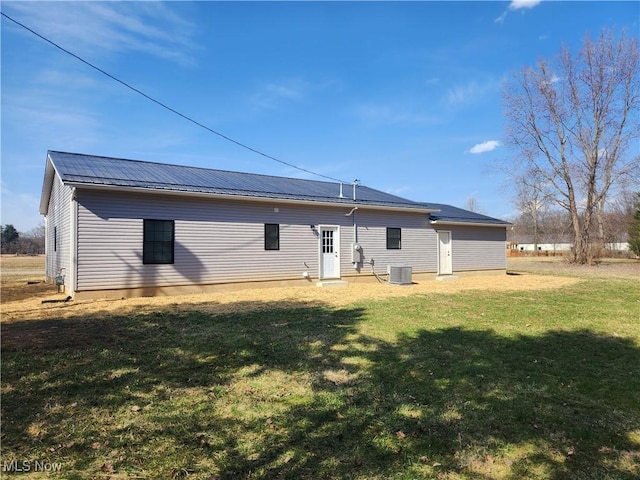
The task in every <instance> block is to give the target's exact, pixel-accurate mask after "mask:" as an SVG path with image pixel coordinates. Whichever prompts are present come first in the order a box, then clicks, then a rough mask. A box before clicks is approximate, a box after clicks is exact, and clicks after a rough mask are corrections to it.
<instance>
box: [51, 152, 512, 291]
mask: <svg viewBox="0 0 640 480" xmlns="http://www.w3.org/2000/svg"><path fill="white" fill-rule="evenodd" d="M40 213H41V214H42V215H44V216H45V225H46V277H47V279H48V280H50V281H53V280H54V279H56V278H57V279H58V281H59V282H60V283H61V284H64V288H65V291H66V292H68V293H69V294H70V295H72V296H74V297H75V298H92V297H111V298H121V297H129V296H140V295H157V294H179V293H185V292H204V291H216V290H223V289H226V288H229V287H230V286H237V285H240V284H241V285H247V286H251V285H258V284H259V285H294V284H300V283H307V284H309V283H310V284H315V283H316V282H326V281H328V280H334V279H341V280H342V281H346V282H350V281H354V280H356V279H359V278H362V279H363V280H366V279H367V278H371V279H373V278H374V277H373V275H374V274H377V275H378V276H383V277H384V276H386V274H387V269H388V267H389V266H395V265H406V266H410V267H411V269H412V273H413V275H422V274H428V275H429V276H432V277H434V276H435V275H449V274H453V273H461V272H473V271H492V272H497V273H504V272H505V271H506V253H505V251H506V249H505V241H506V227H507V226H508V225H510V224H509V223H507V222H504V221H502V220H498V219H495V218H490V217H487V216H484V215H480V214H477V213H473V212H469V211H466V210H462V209H459V208H455V207H452V206H449V205H441V204H432V203H418V202H413V201H410V200H407V199H404V198H400V197H397V196H395V195H390V194H388V193H384V192H381V191H379V190H375V189H372V188H369V187H365V186H357V185H347V184H344V185H343V184H339V183H332V182H324V181H313V180H305V179H294V178H282V177H275V176H267V175H257V174H251V173H238V172H230V171H221V170H212V169H204V168H194V167H187V166H179V165H168V164H161V163H152V162H143V161H135V160H124V159H118V158H107V157H98V156H93V155H82V154H75V153H64V152H56V151H50V152H48V154H47V159H46V168H45V176H44V182H43V187H42V197H41V201H40ZM321 284H322V283H321Z"/></svg>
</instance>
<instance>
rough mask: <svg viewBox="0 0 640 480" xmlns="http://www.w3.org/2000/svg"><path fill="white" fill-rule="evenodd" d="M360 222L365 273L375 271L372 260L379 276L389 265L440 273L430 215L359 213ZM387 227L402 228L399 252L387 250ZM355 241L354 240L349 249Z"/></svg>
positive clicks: (416, 271) (358, 219)
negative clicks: (437, 269)
mask: <svg viewBox="0 0 640 480" xmlns="http://www.w3.org/2000/svg"><path fill="white" fill-rule="evenodd" d="M356 220H357V223H358V243H359V244H360V245H361V246H362V251H363V256H364V266H363V271H365V272H369V271H370V270H371V266H370V263H371V261H373V266H374V268H375V272H376V273H378V274H383V273H386V271H387V266H388V265H398V264H402V265H409V266H411V267H412V270H413V272H414V273H423V272H435V271H436V268H437V265H436V252H437V238H436V234H435V231H434V230H433V229H432V228H431V227H430V225H429V221H428V216H427V215H426V214H419V213H404V212H379V211H372V210H369V211H360V210H358V212H357V217H356ZM387 228H400V229H401V248H400V249H399V250H387ZM352 241H353V239H352V238H350V239H349V247H350V245H351V242H352ZM343 250H344V249H343ZM349 260H350V254H349ZM349 268H351V269H352V266H351V264H350V263H349Z"/></svg>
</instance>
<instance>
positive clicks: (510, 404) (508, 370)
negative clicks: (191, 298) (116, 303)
mask: <svg viewBox="0 0 640 480" xmlns="http://www.w3.org/2000/svg"><path fill="white" fill-rule="evenodd" d="M488 281H490V279H488ZM390 288H394V287H390ZM396 288H402V287H396ZM2 344H3V350H2V462H3V466H4V467H9V466H11V465H12V464H11V462H12V461H16V462H18V465H21V464H22V462H31V463H27V465H30V467H31V471H30V472H27V473H20V474H19V475H20V476H21V477H25V478H26V477H32V478H37V477H38V475H41V476H42V477H43V478H46V477H47V475H50V476H51V477H56V474H50V473H49V474H41V473H36V472H35V471H34V466H35V462H36V461H39V462H59V463H60V464H61V473H59V474H57V475H58V476H57V477H56V478H66V479H73V478H78V479H87V478H168V479H171V478H194V479H196V478H197V479H245V478H247V479H267V478H291V479H301V478H310V479H331V478H335V479H350V478H352V479H390V478H393V479H421V478H438V479H440V478H442V479H482V480H488V479H520V478H527V479H565V478H566V479H570V478H573V479H632V478H633V479H636V478H638V475H640V471H639V469H638V465H639V464H640V295H639V293H638V282H637V280H634V279H628V280H616V279H589V280H585V281H583V282H580V283H578V284H576V285H574V286H572V287H567V288H564V289H561V290H557V291H527V292H509V293H502V294H499V293H498V294H497V293H495V292H494V293H483V292H477V291H475V292H466V293H460V294H455V295H420V296H413V297H408V298H396V299H392V300H388V301H384V302H377V303H366V304H365V303H357V301H356V303H354V304H353V305H351V306H350V307H346V308H331V307H322V306H308V305H305V304H299V305H297V306H292V307H291V308H287V309H281V308H278V306H277V305H276V304H273V305H271V304H260V305H256V310H255V311H253V312H251V313H243V314H237V315H219V316H212V315H210V314H205V313H202V312H198V311H186V310H181V309H180V308H179V307H175V308H172V309H167V310H165V311H158V312H156V313H154V314H140V315H137V316H135V315H134V316H127V317H122V316H106V315H105V316H98V317H96V316H94V317H91V318H86V317H78V318H75V319H67V320H46V321H44V320H43V321H25V322H16V323H9V324H3V325H2ZM13 465H14V466H15V465H16V464H15V463H14V464H13ZM4 469H5V470H10V468H4ZM13 470H15V468H13ZM4 475H12V474H11V472H4V474H3V476H4ZM17 475H18V474H17V473H16V476H17Z"/></svg>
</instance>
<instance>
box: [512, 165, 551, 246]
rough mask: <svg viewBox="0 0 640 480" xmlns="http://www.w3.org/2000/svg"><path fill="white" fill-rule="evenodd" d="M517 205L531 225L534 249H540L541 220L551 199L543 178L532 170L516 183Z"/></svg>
mask: <svg viewBox="0 0 640 480" xmlns="http://www.w3.org/2000/svg"><path fill="white" fill-rule="evenodd" d="M515 190H516V198H515V201H516V206H517V207H518V210H519V211H520V212H521V214H522V216H523V217H524V221H525V222H526V223H527V224H528V225H529V226H530V229H531V235H532V237H533V244H534V250H538V243H540V237H541V233H542V230H541V228H540V226H541V220H542V218H541V217H542V216H543V215H544V213H545V210H546V208H547V205H548V203H549V199H548V197H547V194H546V193H545V189H544V182H543V181H542V179H541V178H540V177H539V176H538V175H536V174H535V172H532V173H531V174H530V175H523V176H522V177H520V178H519V179H517V181H516V183H515Z"/></svg>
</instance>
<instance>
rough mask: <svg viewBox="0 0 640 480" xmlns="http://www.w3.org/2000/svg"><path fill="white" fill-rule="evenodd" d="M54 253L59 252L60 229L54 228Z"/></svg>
mask: <svg viewBox="0 0 640 480" xmlns="http://www.w3.org/2000/svg"><path fill="white" fill-rule="evenodd" d="M53 251H54V252H57V251H58V227H53Z"/></svg>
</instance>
